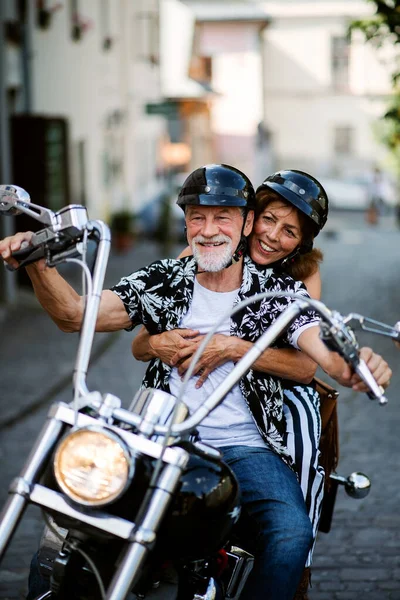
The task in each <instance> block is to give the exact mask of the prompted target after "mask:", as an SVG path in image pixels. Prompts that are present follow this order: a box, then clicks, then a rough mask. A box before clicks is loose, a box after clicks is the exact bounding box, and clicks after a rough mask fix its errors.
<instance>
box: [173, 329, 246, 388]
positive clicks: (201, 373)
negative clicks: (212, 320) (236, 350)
mask: <svg viewBox="0 0 400 600" xmlns="http://www.w3.org/2000/svg"><path fill="white" fill-rule="evenodd" d="M203 338H204V336H203V335H198V336H197V337H195V338H194V339H192V340H191V342H190V345H189V346H187V347H186V348H183V349H182V350H179V351H178V352H177V353H176V355H175V357H174V358H173V364H174V365H177V366H178V372H179V374H180V375H181V376H183V375H184V374H185V373H186V371H187V370H188V368H189V365H190V363H191V360H192V357H193V354H194V352H195V351H196V350H197V348H198V346H199V344H200V343H201V341H202V340H203ZM236 339H237V338H235V337H234V336H228V335H223V334H222V333H216V334H215V335H213V336H212V338H211V340H210V341H209V342H208V344H207V346H206V347H205V349H204V350H203V353H202V355H201V357H200V359H199V360H198V361H197V362H196V366H195V368H194V371H193V375H198V380H197V382H196V388H200V387H201V386H202V385H203V383H204V382H205V380H206V379H207V377H208V376H209V374H210V373H211V372H212V371H214V370H215V369H216V368H217V367H220V366H221V365H223V364H225V363H226V362H228V361H230V360H232V358H233V347H234V345H235V341H236Z"/></svg>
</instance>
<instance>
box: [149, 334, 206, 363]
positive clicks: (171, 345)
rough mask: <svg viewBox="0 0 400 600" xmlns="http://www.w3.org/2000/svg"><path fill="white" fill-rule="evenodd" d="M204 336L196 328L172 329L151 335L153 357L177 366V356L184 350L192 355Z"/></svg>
mask: <svg viewBox="0 0 400 600" xmlns="http://www.w3.org/2000/svg"><path fill="white" fill-rule="evenodd" d="M201 337H202V336H200V335H199V332H198V331H195V330H194V329H172V330H171V331H164V332H163V333H159V334H157V335H151V336H150V337H149V345H150V348H151V351H152V355H153V357H157V358H160V359H161V360H162V362H163V363H165V364H167V365H169V366H170V367H174V366H176V356H177V354H178V353H179V352H182V353H183V355H185V356H191V355H193V354H194V352H195V351H196V349H197V347H198V345H199V343H200V342H199V341H198V342H196V339H198V338H200V339H201Z"/></svg>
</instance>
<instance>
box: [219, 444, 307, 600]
mask: <svg viewBox="0 0 400 600" xmlns="http://www.w3.org/2000/svg"><path fill="white" fill-rule="evenodd" d="M221 450H222V451H223V454H224V457H223V458H224V461H225V462H226V463H227V464H228V465H229V466H230V468H231V469H232V471H233V472H234V473H235V475H236V477H237V479H238V481H239V485H240V489H241V504H242V514H243V516H242V517H241V520H242V523H241V525H242V529H243V530H244V532H241V534H240V538H241V540H243V542H244V547H245V549H249V548H250V551H252V552H253V553H254V554H255V560H254V568H253V570H252V572H251V574H250V576H249V579H248V581H247V583H246V587H245V589H244V591H243V594H242V595H241V597H240V599H241V600H293V597H294V595H295V593H296V590H297V586H298V583H299V581H300V579H301V576H302V573H303V569H304V565H305V562H306V559H307V554H308V551H309V550H310V547H311V544H312V541H313V532H312V526H311V522H310V519H309V517H308V514H307V510H306V506H305V503H304V498H303V494H302V491H301V488H300V485H299V482H298V481H297V478H296V475H295V474H294V472H293V471H291V469H289V467H288V466H287V465H286V464H285V463H284V462H283V460H282V459H281V458H280V457H279V456H278V455H277V454H276V453H275V452H273V451H272V450H270V449H269V448H268V447H267V446H266V447H265V448H251V447H247V446H228V447H224V448H221ZM239 529H240V528H239ZM243 538H247V539H243Z"/></svg>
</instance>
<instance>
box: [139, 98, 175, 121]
mask: <svg viewBox="0 0 400 600" xmlns="http://www.w3.org/2000/svg"><path fill="white" fill-rule="evenodd" d="M146 114H148V115H161V116H164V117H173V116H175V115H177V114H178V103H177V102H172V101H170V100H165V101H164V102H150V103H148V104H146Z"/></svg>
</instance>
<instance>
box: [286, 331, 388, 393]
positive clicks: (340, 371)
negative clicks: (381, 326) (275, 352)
mask: <svg viewBox="0 0 400 600" xmlns="http://www.w3.org/2000/svg"><path fill="white" fill-rule="evenodd" d="M319 331H320V330H319V327H317V326H316V327H310V328H308V329H306V330H305V331H303V333H301V334H300V336H299V338H298V342H297V343H298V346H299V348H300V349H301V350H303V352H305V353H306V354H307V355H308V356H309V357H310V358H312V359H313V360H315V361H316V362H317V363H318V364H319V366H320V367H321V368H322V369H323V370H324V371H325V373H327V374H328V375H329V376H330V377H332V378H333V379H335V380H336V381H337V382H338V383H340V385H343V386H345V387H352V388H353V389H354V390H355V391H359V392H366V391H369V389H368V387H367V386H366V385H365V384H364V383H362V382H361V380H360V378H359V377H358V375H356V374H355V373H354V372H353V371H352V369H351V367H350V366H349V365H348V364H347V363H346V361H345V360H344V359H343V358H341V356H340V355H339V354H338V353H337V352H331V351H330V350H328V348H327V347H326V345H325V344H324V342H323V341H322V340H321V338H320V337H319ZM360 356H361V358H363V359H364V360H365V362H366V363H367V366H368V367H369V369H370V371H371V373H372V375H373V376H374V378H375V380H376V382H377V383H378V384H379V385H382V386H383V387H385V386H388V385H389V382H390V378H391V376H392V370H391V369H390V367H389V365H388V364H387V362H386V361H385V360H384V359H383V358H382V357H381V356H380V355H379V354H375V352H373V350H371V348H367V347H364V348H361V350H360Z"/></svg>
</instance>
